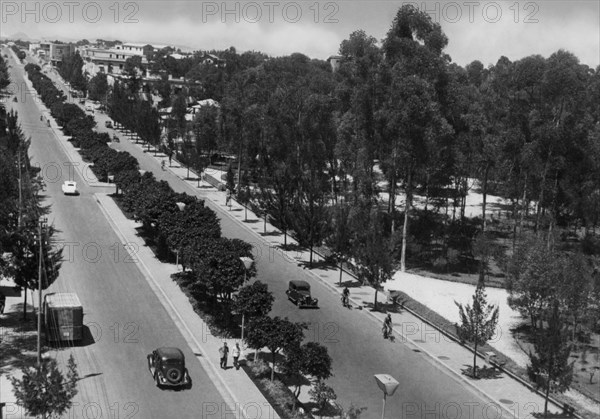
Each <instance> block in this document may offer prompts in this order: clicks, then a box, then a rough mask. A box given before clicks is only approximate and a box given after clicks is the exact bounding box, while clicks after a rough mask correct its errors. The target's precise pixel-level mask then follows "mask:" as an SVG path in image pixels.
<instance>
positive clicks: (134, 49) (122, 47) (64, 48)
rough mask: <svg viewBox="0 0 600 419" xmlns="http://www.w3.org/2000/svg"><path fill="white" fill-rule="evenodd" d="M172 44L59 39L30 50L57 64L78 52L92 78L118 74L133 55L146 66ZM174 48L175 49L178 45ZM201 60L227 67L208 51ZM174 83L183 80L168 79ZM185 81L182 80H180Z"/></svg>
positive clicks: (180, 56) (178, 57) (181, 55)
mask: <svg viewBox="0 0 600 419" xmlns="http://www.w3.org/2000/svg"><path fill="white" fill-rule="evenodd" d="M169 47H170V46H169V45H150V44H142V43H134V42H124V43H116V44H114V45H110V46H107V45H104V44H88V45H80V46H76V45H75V44H71V43H57V42H38V43H31V44H30V45H29V51H30V53H31V54H32V55H37V56H38V57H39V58H40V59H41V60H42V61H45V62H47V63H49V64H51V65H53V66H55V65H57V64H58V63H59V62H60V61H62V59H63V58H64V57H67V56H69V55H72V54H75V52H79V54H80V55H81V58H82V59H83V61H84V68H83V70H82V71H84V72H85V73H86V74H87V75H88V77H90V78H91V77H93V76H95V75H96V74H98V73H106V74H110V75H114V76H119V75H121V73H122V72H123V69H124V68H125V61H127V59H129V58H131V57H135V56H139V57H141V63H142V65H144V66H147V64H148V63H149V61H148V60H149V58H150V57H151V56H152V54H153V53H154V52H157V51H160V50H162V49H164V48H169ZM170 48H172V50H173V51H175V48H173V47H170ZM191 55H192V53H184V52H180V51H178V52H177V53H172V54H170V57H172V58H174V59H176V60H181V59H183V58H187V57H189V56H191ZM202 61H203V62H205V63H207V64H212V65H218V66H224V65H225V62H224V61H223V60H222V59H220V58H219V57H217V56H215V55H213V54H208V53H205V54H204V55H203V56H202ZM145 77H146V78H152V77H154V78H157V79H158V78H160V76H159V75H154V76H152V75H150V74H149V73H148V72H147V73H146V74H145ZM169 80H172V81H173V82H177V81H179V80H181V79H179V80H178V79H173V78H172V77H170V78H169ZM181 81H182V82H183V80H181Z"/></svg>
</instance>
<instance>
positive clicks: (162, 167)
mask: <svg viewBox="0 0 600 419" xmlns="http://www.w3.org/2000/svg"><path fill="white" fill-rule="evenodd" d="M160 168H161V169H163V170H165V161H164V160H162V161H161V162H160Z"/></svg>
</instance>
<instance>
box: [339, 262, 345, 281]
mask: <svg viewBox="0 0 600 419" xmlns="http://www.w3.org/2000/svg"><path fill="white" fill-rule="evenodd" d="M343 272H344V267H343V261H342V260H341V259H340V286H342V274H343Z"/></svg>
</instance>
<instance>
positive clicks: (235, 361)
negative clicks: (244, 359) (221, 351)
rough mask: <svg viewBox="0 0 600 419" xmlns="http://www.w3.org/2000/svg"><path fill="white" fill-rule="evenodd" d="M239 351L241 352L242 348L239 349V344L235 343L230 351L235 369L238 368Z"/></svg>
mask: <svg viewBox="0 0 600 419" xmlns="http://www.w3.org/2000/svg"><path fill="white" fill-rule="evenodd" d="M241 352H242V350H241V349H240V344H239V343H236V344H235V348H233V351H231V355H232V356H233V366H234V367H235V369H236V370H239V369H240V363H239V359H240V353H241Z"/></svg>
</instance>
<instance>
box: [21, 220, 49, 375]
mask: <svg viewBox="0 0 600 419" xmlns="http://www.w3.org/2000/svg"><path fill="white" fill-rule="evenodd" d="M45 224H46V219H45V218H44V219H43V220H40V224H39V226H38V236H39V241H40V253H39V255H38V259H39V262H38V314H37V366H38V368H39V367H40V366H41V365H42V275H43V274H42V263H43V257H44V253H43V251H44V249H43V243H44V234H45V231H46V225H45ZM26 292H27V291H26Z"/></svg>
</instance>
